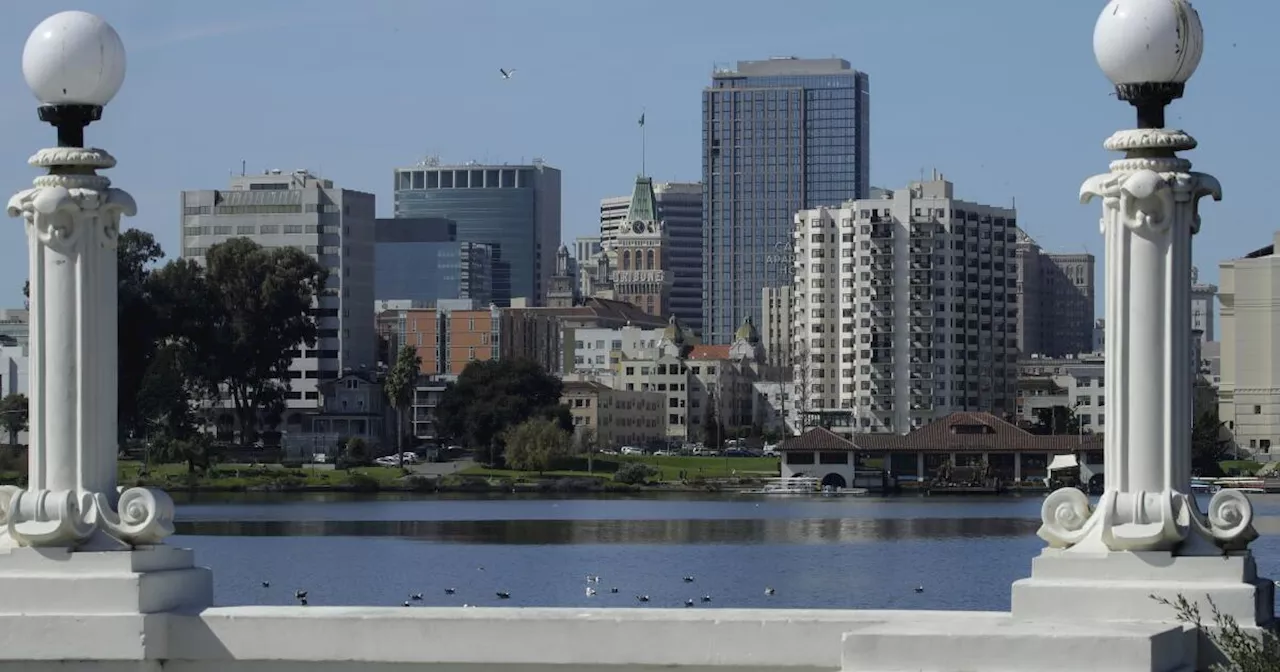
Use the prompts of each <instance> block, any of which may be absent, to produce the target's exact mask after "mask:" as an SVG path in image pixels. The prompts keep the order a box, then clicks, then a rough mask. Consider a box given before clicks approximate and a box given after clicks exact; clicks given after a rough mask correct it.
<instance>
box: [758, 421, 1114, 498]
mask: <svg viewBox="0 0 1280 672" xmlns="http://www.w3.org/2000/svg"><path fill="white" fill-rule="evenodd" d="M779 452H781V453H782V476H783V477H784V478H790V477H793V476H813V477H816V478H820V479H822V484H823V485H824V486H833V487H850V486H854V485H857V484H860V483H861V482H862V481H865V480H867V479H866V473H867V471H868V470H869V469H883V470H884V471H886V472H887V474H888V476H889V477H891V478H893V479H895V480H897V481H898V482H899V483H902V482H911V481H927V480H930V479H933V478H934V477H935V476H937V475H938V472H939V470H941V469H943V468H944V467H946V466H948V465H950V467H952V468H969V467H977V466H979V465H982V466H985V467H986V469H987V470H989V473H990V475H991V476H992V477H995V478H998V479H999V480H1000V482H1002V483H1004V484H1006V485H1014V486H1023V485H1025V486H1028V487H1044V484H1045V481H1044V479H1045V477H1046V476H1047V475H1048V471H1049V469H1050V465H1051V464H1059V465H1062V464H1066V463H1068V462H1070V463H1072V464H1090V465H1093V466H1094V470H1095V471H1100V467H1099V466H1098V465H1101V464H1102V435H1100V434H1059V435H1056V436H1044V435H1038V434H1032V433H1031V432H1028V431H1027V430H1025V429H1022V428H1020V427H1018V426H1016V425H1013V424H1011V423H1008V422H1005V421H1004V420H1001V419H1000V418H998V417H996V416H994V415H991V414H990V413H968V412H957V413H952V414H950V415H948V416H946V417H943V418H940V419H938V420H935V421H933V422H931V423H929V424H927V425H925V426H923V427H920V428H919V429H916V430H915V431H912V432H910V433H909V434H887V433H886V434H872V433H867V434H854V435H853V436H852V437H849V438H846V437H844V436H841V435H839V434H836V433H835V432H833V431H831V430H829V429H826V428H823V427H815V428H813V429H810V430H808V431H806V432H804V433H803V434H801V435H800V436H796V437H792V438H790V439H788V440H786V441H784V442H783V444H782V445H781V446H780V447H779ZM1055 458H1059V459H1057V460H1056V462H1055ZM863 487H865V486H863Z"/></svg>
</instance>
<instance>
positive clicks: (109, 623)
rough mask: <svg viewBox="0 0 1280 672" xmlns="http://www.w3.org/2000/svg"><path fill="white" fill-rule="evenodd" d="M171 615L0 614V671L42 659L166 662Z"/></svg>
mask: <svg viewBox="0 0 1280 672" xmlns="http://www.w3.org/2000/svg"><path fill="white" fill-rule="evenodd" d="M2 600H3V597H0V601H2ZM0 603H2V602H0ZM169 618H171V617H170V616H168V615H163V614H153V615H148V614H116V615H109V616H105V615H100V616H69V615H31V614H18V615H8V614H0V670H6V669H15V670H27V669H35V667H34V665H35V663H36V662H39V661H49V662H57V661H71V660H74V661H95V662H96V663H104V664H105V663H113V662H117V661H143V660H163V659H164V658H166V657H167V656H168V655H169V651H168V643H169V623H168V620H169ZM57 664H59V665H63V664H64V663H57ZM59 669H79V668H66V667H63V668H59Z"/></svg>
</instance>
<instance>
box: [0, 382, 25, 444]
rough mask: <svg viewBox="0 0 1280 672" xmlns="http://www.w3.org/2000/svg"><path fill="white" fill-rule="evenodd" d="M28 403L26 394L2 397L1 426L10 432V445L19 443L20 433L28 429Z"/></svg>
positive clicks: (0, 406) (0, 404)
mask: <svg viewBox="0 0 1280 672" xmlns="http://www.w3.org/2000/svg"><path fill="white" fill-rule="evenodd" d="M27 415H28V403H27V395H25V394H10V395H9V396H7V397H5V398H3V399H0V427H3V428H4V430H5V431H6V432H8V434H9V445H14V446H16V445H18V434H19V433H21V432H23V431H24V430H26V429H27Z"/></svg>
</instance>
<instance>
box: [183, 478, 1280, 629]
mask: <svg viewBox="0 0 1280 672" xmlns="http://www.w3.org/2000/svg"><path fill="white" fill-rule="evenodd" d="M1042 501H1043V500H1041V499H1039V498H1030V497H1028V498H1023V499H989V500H978V499H950V500H948V499H944V498H921V499H913V498H899V499H882V500H876V499H862V498H851V499H848V498H846V499H826V500H821V499H817V500H815V499H785V498H784V499H761V498H755V499H751V498H724V497H699V496H688V495H681V496H670V497H656V498H655V497H646V498H615V499H589V498H559V499H507V498H502V499H485V498H477V499H464V498H404V497H387V496H372V497H370V496H365V497H352V496H343V495H337V496H335V495H318V496H315V495H312V496H303V497H296V496H295V497H282V496H278V495H277V496H269V495H250V496H231V497H225V496H224V497H212V498H211V497H199V498H196V499H194V500H191V501H187V502H185V503H182V504H180V506H179V509H178V514H179V521H178V525H177V527H178V532H179V536H176V537H175V538H174V540H173V541H174V543H176V544H179V545H183V546H187V547H190V548H193V549H195V551H196V557H197V560H198V562H200V563H201V564H204V565H207V566H209V567H211V568H213V570H214V581H215V597H216V600H217V601H218V603H219V604H291V603H293V598H292V595H293V591H294V590H295V589H299V588H301V589H306V590H308V591H309V593H310V596H309V597H310V602H311V604H313V605H383V606H398V605H400V604H401V603H402V602H403V601H404V600H405V599H406V597H407V596H408V595H410V594H412V593H417V592H422V593H424V594H425V596H426V600H425V601H424V602H423V603H422V604H430V605H440V606H461V605H464V604H467V605H472V606H477V605H478V606H481V607H484V606H562V607H636V606H648V607H678V606H681V605H683V603H684V600H686V599H690V598H694V599H697V598H699V597H700V596H702V595H711V596H712V597H713V598H714V599H713V602H712V603H710V604H709V605H708V606H715V607H748V608H766V607H779V608H862V609H873V608H880V609H961V610H1005V609H1008V608H1009V586H1010V584H1011V583H1012V582H1013V581H1015V580H1017V579H1020V578H1023V577H1025V576H1027V575H1028V573H1029V572H1030V567H1031V559H1032V558H1033V557H1034V556H1035V555H1036V554H1037V553H1039V552H1040V550H1041V549H1042V548H1044V542H1043V541H1041V540H1040V539H1039V538H1037V537H1036V535H1035V532H1036V528H1037V527H1038V525H1039V518H1040V505H1041V503H1042ZM1206 503H1207V502H1202V508H1203V506H1204V504H1206ZM1254 504H1255V510H1256V513H1257V516H1258V517H1257V518H1256V519H1255V525H1256V527H1257V528H1258V530H1259V532H1261V533H1262V534H1263V536H1262V537H1261V538H1260V539H1258V540H1257V541H1255V542H1254V543H1253V545H1252V549H1253V552H1254V554H1255V557H1256V558H1257V561H1258V567H1259V571H1260V572H1261V573H1262V574H1263V575H1265V576H1273V577H1275V576H1280V497H1275V496H1264V497H1255V498H1254ZM588 574H598V575H600V576H601V583H600V584H597V590H598V591H599V594H597V595H594V596H592V595H588V594H587V593H586V583H585V582H584V579H583V577H584V576H585V575H588ZM686 575H692V576H695V577H696V581H695V582H694V583H685V582H684V581H683V580H682V577H684V576H686ZM264 581H265V582H269V583H270V586H269V587H264V586H263V585H262V584H263V582H264ZM766 586H768V587H772V588H775V589H776V592H775V594H774V595H772V596H768V595H765V591H764V589H765V587H766ZM916 586H923V587H924V588H925V590H924V592H921V593H917V592H915V590H914V589H915V587H916ZM610 587H617V588H618V589H619V590H618V593H616V594H614V593H610V592H609V591H608V588H610ZM445 588H455V589H456V591H455V593H454V594H452V595H447V594H446V593H445ZM497 591H510V593H511V598H510V599H509V600H499V599H497V597H496V595H495V593H496V592H497ZM639 594H644V595H649V596H650V598H651V600H650V601H649V602H647V603H644V604H643V605H642V604H641V603H639V602H637V600H636V599H635V596H636V595H639ZM414 604H418V603H416V602H415V603H414ZM701 606H702V605H701V603H698V607H697V608H700V607H701Z"/></svg>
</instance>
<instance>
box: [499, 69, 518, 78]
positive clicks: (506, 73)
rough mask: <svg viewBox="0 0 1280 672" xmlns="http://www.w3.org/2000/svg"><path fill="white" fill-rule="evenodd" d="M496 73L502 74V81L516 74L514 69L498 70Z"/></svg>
mask: <svg viewBox="0 0 1280 672" xmlns="http://www.w3.org/2000/svg"><path fill="white" fill-rule="evenodd" d="M498 72H501V73H502V78H503V79H511V75H514V74H516V69H515V68H511V69H510V70H507V69H506V68H498Z"/></svg>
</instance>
